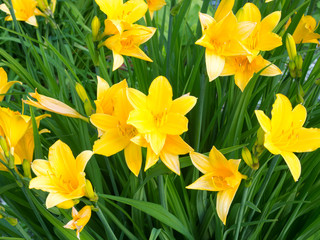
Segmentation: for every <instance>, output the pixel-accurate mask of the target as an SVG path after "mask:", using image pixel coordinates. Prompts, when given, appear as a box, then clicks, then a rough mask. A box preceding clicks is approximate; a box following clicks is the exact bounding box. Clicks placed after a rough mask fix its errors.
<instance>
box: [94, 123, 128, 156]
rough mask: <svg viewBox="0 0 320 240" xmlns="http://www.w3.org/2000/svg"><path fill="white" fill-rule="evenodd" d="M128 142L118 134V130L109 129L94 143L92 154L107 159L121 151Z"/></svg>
mask: <svg viewBox="0 0 320 240" xmlns="http://www.w3.org/2000/svg"><path fill="white" fill-rule="evenodd" d="M129 143H130V140H129V139H128V138H126V137H124V136H122V135H120V134H119V132H118V129H110V130H109V131H107V132H105V133H104V134H103V135H102V137H101V138H100V139H98V140H97V141H95V142H94V145H93V152H94V153H97V154H101V155H104V156H106V157H109V156H111V155H113V154H116V153H117V152H120V151H121V150H123V149H124V148H125V147H126V146H127V145H128V144H129Z"/></svg>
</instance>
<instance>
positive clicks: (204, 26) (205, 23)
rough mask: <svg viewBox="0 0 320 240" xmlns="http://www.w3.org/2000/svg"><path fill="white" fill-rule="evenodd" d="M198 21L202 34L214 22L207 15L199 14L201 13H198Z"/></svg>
mask: <svg viewBox="0 0 320 240" xmlns="http://www.w3.org/2000/svg"><path fill="white" fill-rule="evenodd" d="M199 19H200V23H201V28H202V33H204V31H205V30H207V28H208V26H209V25H210V24H211V23H213V22H216V21H215V20H214V19H213V17H211V16H210V15H208V14H205V13H201V12H199Z"/></svg>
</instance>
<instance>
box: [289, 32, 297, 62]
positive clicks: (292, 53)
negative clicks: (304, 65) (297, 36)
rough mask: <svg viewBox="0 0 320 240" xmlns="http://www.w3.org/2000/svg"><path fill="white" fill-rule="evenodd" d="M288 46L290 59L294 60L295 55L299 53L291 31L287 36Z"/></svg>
mask: <svg viewBox="0 0 320 240" xmlns="http://www.w3.org/2000/svg"><path fill="white" fill-rule="evenodd" d="M286 47H287V51H288V55H289V58H290V60H294V58H295V56H296V55H297V49H296V43H295V41H294V39H293V37H292V36H291V35H290V34H289V33H288V34H287V37H286Z"/></svg>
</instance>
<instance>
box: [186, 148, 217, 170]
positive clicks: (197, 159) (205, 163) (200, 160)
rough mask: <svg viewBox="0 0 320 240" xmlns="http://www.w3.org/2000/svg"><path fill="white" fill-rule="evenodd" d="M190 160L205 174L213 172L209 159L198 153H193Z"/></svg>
mask: <svg viewBox="0 0 320 240" xmlns="http://www.w3.org/2000/svg"><path fill="white" fill-rule="evenodd" d="M190 158H191V161H192V164H193V165H194V166H195V167H196V168H198V170H199V171H200V172H202V173H203V174H206V173H209V172H211V171H212V165H211V163H210V160H209V157H207V156H206V155H203V154H201V153H197V152H191V153H190Z"/></svg>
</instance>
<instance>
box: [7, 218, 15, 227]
mask: <svg viewBox="0 0 320 240" xmlns="http://www.w3.org/2000/svg"><path fill="white" fill-rule="evenodd" d="M5 219H6V220H7V222H8V223H10V225H11V226H16V225H17V224H18V219H16V218H14V217H6V218H5Z"/></svg>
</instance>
